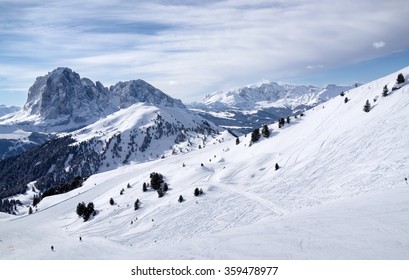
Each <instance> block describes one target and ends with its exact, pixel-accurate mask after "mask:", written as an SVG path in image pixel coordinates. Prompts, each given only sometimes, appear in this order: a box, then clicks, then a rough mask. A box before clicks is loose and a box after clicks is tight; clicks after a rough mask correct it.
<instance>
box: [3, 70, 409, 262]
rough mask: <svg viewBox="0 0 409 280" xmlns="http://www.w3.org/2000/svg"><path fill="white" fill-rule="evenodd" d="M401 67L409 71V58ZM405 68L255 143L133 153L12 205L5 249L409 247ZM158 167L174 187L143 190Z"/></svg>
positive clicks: (301, 254)
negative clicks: (18, 210)
mask: <svg viewBox="0 0 409 280" xmlns="http://www.w3.org/2000/svg"><path fill="white" fill-rule="evenodd" d="M399 72H402V73H404V75H405V77H406V80H407V79H408V78H409V67H408V68H405V69H402V70H401V71H399ZM399 72H397V73H393V74H391V75H389V76H387V77H384V78H382V79H379V80H376V81H374V82H371V83H368V84H365V85H363V86H361V87H358V88H356V89H352V90H350V91H349V92H348V93H347V94H346V97H347V98H348V99H349V101H348V102H347V103H345V102H344V99H345V97H336V98H334V99H332V100H330V101H328V102H326V103H323V104H321V105H320V106H318V107H315V108H314V109H311V110H309V111H307V112H306V115H305V116H304V117H301V118H297V119H294V118H292V119H291V122H290V124H285V126H284V127H283V128H281V129H279V128H278V127H277V125H276V124H274V125H270V137H269V138H262V139H260V140H259V141H258V142H256V143H253V144H252V145H249V140H250V139H249V138H250V136H248V137H244V136H243V137H240V143H239V144H238V145H236V143H235V141H234V140H231V141H224V142H223V141H214V145H207V147H206V148H204V149H200V150H196V151H193V152H191V153H188V154H184V155H178V156H174V157H168V158H165V159H161V160H157V161H151V162H147V163H143V164H133V165H127V166H124V167H121V168H118V169H116V170H113V171H109V172H106V173H101V174H98V175H95V176H92V177H90V178H89V179H88V180H87V181H86V182H85V184H84V186H83V187H82V188H80V189H76V190H74V191H71V192H69V193H66V194H62V195H58V196H53V197H47V198H45V199H44V200H43V201H41V202H40V204H39V205H38V207H37V209H36V210H37V212H35V213H34V214H32V215H22V216H18V217H8V216H4V215H3V218H2V220H1V221H0V222H1V227H0V236H1V239H2V242H1V243H0V252H1V254H0V256H1V258H4V259H21V258H23V259H32V258H33V259H54V258H56V259H99V258H102V259H110V258H113V259H124V258H130V259H139V258H142V259H144V258H145V259H186V258H204V259H250V258H251V259H271V258H278V259H294V258H296V259H299V258H302V259H361V258H362V259H407V258H409V231H408V228H409V220H408V219H407V217H408V216H409V209H408V207H407V205H408V203H409V187H408V186H409V185H408V184H407V183H406V182H405V180H404V178H405V177H408V174H407V173H408V170H409V152H408V149H407V147H408V145H409V120H408V116H409V86H408V84H407V83H405V84H404V85H402V86H401V87H400V88H399V89H397V90H395V91H393V92H391V93H390V95H389V96H387V97H382V88H383V87H384V85H387V86H388V88H389V89H391V88H392V87H393V86H394V84H395V80H396V76H397V74H398V73H399ZM374 99H375V100H376V102H374V101H373V100H374ZM367 100H369V102H370V103H371V104H372V109H371V111H370V112H368V113H366V112H364V111H363V106H364V104H365V102H366V101H367ZM219 137H223V135H220V136H219ZM276 163H278V164H279V165H280V167H281V168H280V169H278V170H275V164H276ZM151 172H160V173H162V174H163V175H164V178H165V181H166V182H167V183H168V184H169V191H168V192H167V193H166V194H165V196H163V197H162V198H158V195H157V193H156V192H155V191H152V190H149V191H147V192H143V191H142V184H143V182H148V181H149V174H150V173H151ZM128 183H129V184H130V186H131V188H127V184H128ZM122 188H124V192H123V194H122V195H121V194H120V191H121V189H122ZM195 188H202V189H203V191H204V194H203V195H201V196H198V197H195V196H194V195H193V190H194V189H195ZM180 195H182V196H183V197H184V198H185V201H184V202H182V203H178V198H179V196H180ZM110 198H113V199H114V200H115V204H114V205H110V204H109V199H110ZM136 199H139V201H140V207H139V209H138V210H136V211H135V210H134V208H133V206H134V202H135V201H136ZM82 201H84V202H86V203H88V202H90V201H92V202H93V203H94V204H95V209H97V210H98V211H97V215H96V216H94V217H93V218H92V219H91V220H89V221H88V222H83V221H82V219H81V218H79V217H78V216H77V214H76V213H75V209H76V206H77V204H78V203H79V202H82ZM26 211H27V209H26ZM44 236H47V238H44ZM79 236H82V238H83V241H82V242H79V241H78V238H79ZM50 245H54V247H55V248H56V251H55V252H51V251H50Z"/></svg>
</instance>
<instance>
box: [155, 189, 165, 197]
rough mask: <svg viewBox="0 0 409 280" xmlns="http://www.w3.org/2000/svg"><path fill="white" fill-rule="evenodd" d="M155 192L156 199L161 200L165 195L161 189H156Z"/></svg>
mask: <svg viewBox="0 0 409 280" xmlns="http://www.w3.org/2000/svg"><path fill="white" fill-rule="evenodd" d="M156 191H157V192H158V197H159V198H161V197H163V196H164V195H165V194H164V193H163V190H162V189H157V190H156Z"/></svg>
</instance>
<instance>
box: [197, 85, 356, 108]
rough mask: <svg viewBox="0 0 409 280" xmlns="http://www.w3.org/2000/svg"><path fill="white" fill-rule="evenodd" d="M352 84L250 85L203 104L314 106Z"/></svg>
mask: <svg viewBox="0 0 409 280" xmlns="http://www.w3.org/2000/svg"><path fill="white" fill-rule="evenodd" d="M351 88H352V87H351V86H336V85H328V86H327V87H326V88H319V87H316V86H297V85H287V84H283V85H279V84H277V83H274V82H271V83H266V84H262V85H260V86H255V85H252V86H248V87H243V88H239V89H235V90H232V91H218V92H215V93H213V94H210V95H208V96H206V98H205V99H204V101H203V104H204V105H206V106H208V107H210V108H213V109H217V110H223V109H224V110H225V109H226V108H230V109H233V108H234V109H241V110H254V109H260V108H268V107H291V108H296V107H297V106H301V105H304V106H305V105H307V106H312V105H316V104H318V103H320V102H324V101H327V100H329V99H331V98H333V97H335V96H337V95H338V94H340V93H341V92H342V91H347V90H349V89H351Z"/></svg>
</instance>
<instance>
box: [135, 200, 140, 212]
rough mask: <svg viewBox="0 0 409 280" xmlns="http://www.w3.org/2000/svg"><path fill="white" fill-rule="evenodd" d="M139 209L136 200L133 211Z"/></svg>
mask: <svg viewBox="0 0 409 280" xmlns="http://www.w3.org/2000/svg"><path fill="white" fill-rule="evenodd" d="M138 209H139V199H137V200H136V201H135V204H134V210H135V211H136V210H138Z"/></svg>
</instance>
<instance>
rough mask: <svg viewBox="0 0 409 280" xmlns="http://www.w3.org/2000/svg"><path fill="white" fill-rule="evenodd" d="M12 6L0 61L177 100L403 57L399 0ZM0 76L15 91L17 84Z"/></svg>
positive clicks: (407, 28) (403, 11)
mask: <svg viewBox="0 0 409 280" xmlns="http://www.w3.org/2000/svg"><path fill="white" fill-rule="evenodd" d="M374 2H376V3H375V4H374ZM398 2H399V3H400V4H399V3H398ZM80 3H81V4H80ZM167 3H172V5H171V4H167ZM199 3H200V4H199ZM202 3H203V4H202ZM176 4H179V5H176ZM83 5H85V6H83ZM13 7H14V8H13V9H14V10H13V13H12V12H10V11H9V10H7V9H1V8H2V7H1V4H0V18H4V21H3V23H4V22H13V23H12V24H9V23H8V26H7V28H1V27H2V26H4V25H2V21H1V20H0V41H1V42H2V44H1V45H0V61H7V63H8V64H13V63H16V62H13V61H12V59H9V57H14V58H20V60H19V61H18V62H17V63H19V65H20V66H22V67H21V68H24V67H26V68H27V69H30V72H36V73H37V72H39V71H40V70H41V71H43V69H47V70H46V71H45V72H43V74H46V72H48V71H51V70H52V69H53V68H55V67H57V66H68V67H71V68H72V69H73V70H74V71H76V72H78V73H79V74H80V75H81V76H86V77H89V78H91V79H93V80H100V81H101V82H102V83H103V84H104V85H106V86H108V85H109V84H112V83H115V82H117V81H119V80H128V79H137V78H142V79H145V80H146V81H148V82H150V83H152V84H153V85H154V86H157V87H159V88H160V89H161V90H163V91H165V92H167V93H169V94H171V95H173V96H174V97H177V98H181V99H182V100H186V99H194V98H196V99H200V98H201V97H203V96H204V95H205V94H207V93H209V92H211V91H214V90H217V89H223V88H226V87H237V86H241V85H245V84H250V83H254V82H255V81H259V80H260V79H261V78H267V79H269V80H283V79H286V78H288V77H290V78H291V77H296V76H297V75H303V74H305V73H306V72H307V71H309V70H311V69H316V70H317V71H318V70H319V69H321V68H323V65H325V68H331V67H334V66H337V65H345V64H348V63H355V62H358V61H363V60H367V59H371V58H374V57H376V56H379V55H382V54H385V52H386V49H390V51H394V50H398V49H399V50H400V49H407V48H409V40H408V39H406V38H405V37H402V34H409V25H407V24H404V23H405V20H404V19H405V18H406V17H407V14H409V5H407V4H406V1H404V0H396V1H393V3H390V1H380V0H378V1H372V0H363V1H355V0H344V1H330V0H310V1H305V0H294V1H291V2H290V4H289V1H283V0H274V1H273V0H257V1H253V0H234V1H233V0H228V1H203V2H195V1H186V0H184V1H170V2H169V1H160V0H156V1H138V2H136V3H135V2H130V1H125V0H123V1H121V0H116V1H112V3H111V1H109V3H108V2H105V3H104V4H101V1H86V3H85V4H83V1H81V2H80V1H77V0H72V1H56V2H53V3H52V4H50V3H46V2H44V4H41V2H40V3H39V4H36V5H34V4H25V5H23V6H21V7H19V6H18V4H16V5H14V6H13ZM78 7H81V8H80V9H79V8H78ZM9 9H10V8H9ZM1 10H3V12H1ZM9 15H18V17H17V16H13V18H9V17H10V16H9ZM45 15H46V16H45ZM373 38H382V39H383V40H385V41H387V42H388V48H383V46H384V43H383V41H380V42H375V43H374V44H373V46H374V48H371V49H370V50H368V42H373ZM382 43H383V45H382ZM6 54H7V57H5V56H6ZM5 58H7V60H5ZM317 61H319V62H320V64H317ZM3 63H4V62H3ZM306 65H308V66H306ZM0 75H1V77H4V78H3V80H6V81H13V83H14V84H16V83H17V81H18V80H19V79H20V82H21V79H22V77H19V76H18V75H16V76H12V75H11V74H7V73H6V72H4V73H0ZM1 77H0V78H1ZM34 79H35V77H34V76H33V77H31V78H30V80H29V82H30V83H32V82H33V81H34ZM169 81H177V83H174V82H169ZM23 82H24V83H27V82H26V81H23ZM1 86H4V87H5V88H6V87H9V86H7V85H6V84H3V85H1ZM0 91H1V88H0ZM0 103H2V102H1V100H0Z"/></svg>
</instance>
